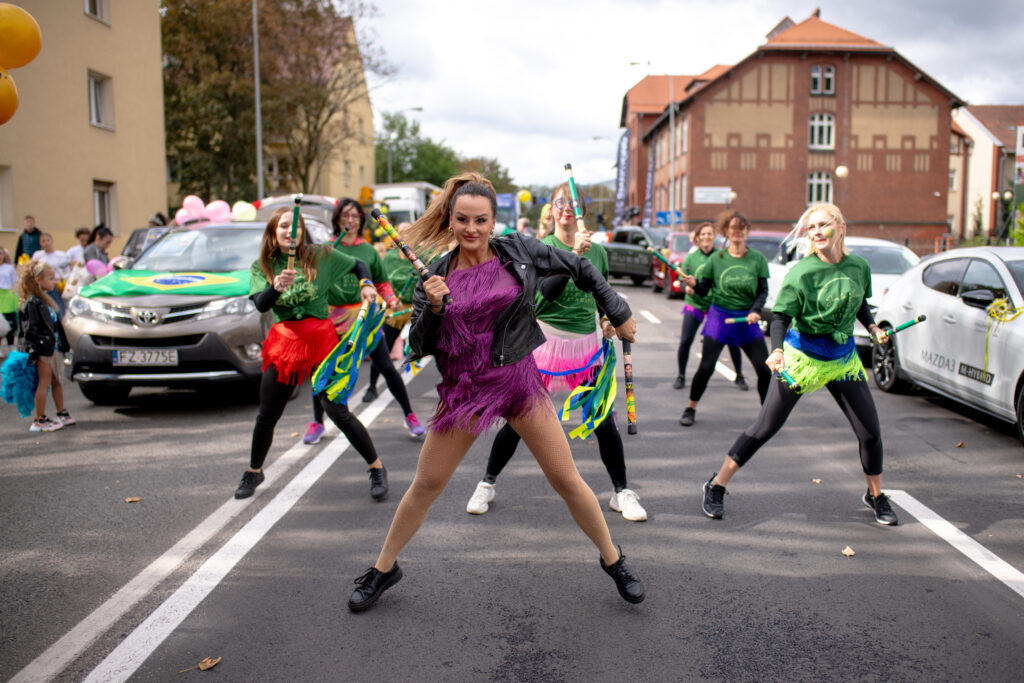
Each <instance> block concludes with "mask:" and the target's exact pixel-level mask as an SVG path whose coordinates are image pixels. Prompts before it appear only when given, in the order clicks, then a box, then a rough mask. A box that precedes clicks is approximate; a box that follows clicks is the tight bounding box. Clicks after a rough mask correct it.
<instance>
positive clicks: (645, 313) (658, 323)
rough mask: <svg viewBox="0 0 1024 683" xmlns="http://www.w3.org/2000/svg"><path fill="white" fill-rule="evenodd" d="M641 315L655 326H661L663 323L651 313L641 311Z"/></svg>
mask: <svg viewBox="0 0 1024 683" xmlns="http://www.w3.org/2000/svg"><path fill="white" fill-rule="evenodd" d="M640 315H642V316H643V317H645V318H647V319H648V320H650V321H651V322H652V323H654V324H655V325H660V324H661V321H660V320H658V318H657V317H656V316H655V315H654V314H653V313H651V312H650V311H648V310H643V311H640Z"/></svg>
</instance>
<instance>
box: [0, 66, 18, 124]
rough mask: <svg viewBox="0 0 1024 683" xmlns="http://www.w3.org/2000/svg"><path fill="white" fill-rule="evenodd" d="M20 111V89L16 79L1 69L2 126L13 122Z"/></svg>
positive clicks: (0, 116)
mask: <svg viewBox="0 0 1024 683" xmlns="http://www.w3.org/2000/svg"><path fill="white" fill-rule="evenodd" d="M16 111H18V87H17V86H16V85H14V78H13V77H12V76H11V75H10V74H9V73H7V72H6V71H4V70H3V69H2V68H0V125H3V124H5V123H7V122H8V121H10V120H11V117H12V116H14V112H16Z"/></svg>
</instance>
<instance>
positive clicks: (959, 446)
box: [956, 441, 964, 448]
mask: <svg viewBox="0 0 1024 683" xmlns="http://www.w3.org/2000/svg"><path fill="white" fill-rule="evenodd" d="M956 447H957V448H963V447H964V442H963V441H961V442H960V443H958V444H957V445H956Z"/></svg>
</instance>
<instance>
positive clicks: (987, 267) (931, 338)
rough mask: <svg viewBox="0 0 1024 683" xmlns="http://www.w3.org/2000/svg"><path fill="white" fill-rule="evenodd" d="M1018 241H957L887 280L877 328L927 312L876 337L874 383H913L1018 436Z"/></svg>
mask: <svg viewBox="0 0 1024 683" xmlns="http://www.w3.org/2000/svg"><path fill="white" fill-rule="evenodd" d="M1022 311H1024V247H975V248H969V249H955V250H952V251H947V252H944V253H942V254H939V255H937V256H935V257H934V258H931V259H929V260H928V261H926V262H924V263H920V264H918V265H917V266H915V267H914V268H911V269H910V270H909V271H907V272H906V273H904V274H903V276H902V277H900V278H899V279H898V280H897V281H896V282H894V283H893V284H892V286H891V287H890V288H889V291H888V292H887V293H886V294H885V297H883V299H882V302H881V305H880V306H879V309H878V312H877V314H876V320H877V321H878V324H879V325H880V326H882V327H883V328H894V327H896V326H897V325H899V324H901V323H903V322H906V321H908V320H911V319H913V318H915V317H916V316H918V315H921V314H924V315H926V316H927V320H926V321H925V322H924V323H921V324H918V325H914V326H913V327H910V328H907V329H906V330H903V331H902V332H900V333H899V334H896V335H894V336H893V337H891V338H890V340H889V341H888V342H886V343H885V344H882V345H876V346H875V347H874V350H873V352H872V360H873V362H874V370H873V374H874V378H875V383H876V384H877V385H878V387H879V388H880V389H882V390H883V391H898V390H900V389H902V388H905V387H906V386H907V385H908V383H913V384H917V385H920V386H922V387H925V388H927V389H930V390H931V391H934V392H935V393H937V394H941V395H943V396H947V397H949V398H952V399H953V400H955V401H959V402H960V403H964V404H966V405H969V406H971V407H973V408H976V409H978V410H981V411H983V412H986V413H989V414H990V415H994V416H996V417H998V418H1000V419H1003V420H1007V421H1009V422H1015V423H1016V425H1017V433H1018V436H1020V437H1021V439H1022V440H1024V352H1022V349H1024V315H1021V313H1022Z"/></svg>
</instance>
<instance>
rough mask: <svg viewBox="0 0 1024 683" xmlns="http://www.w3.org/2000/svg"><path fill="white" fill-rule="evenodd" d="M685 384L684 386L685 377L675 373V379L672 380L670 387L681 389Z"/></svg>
mask: <svg viewBox="0 0 1024 683" xmlns="http://www.w3.org/2000/svg"><path fill="white" fill-rule="evenodd" d="M685 386H686V378H685V377H683V376H682V375H677V376H676V381H675V382H672V388H673V389H682V388H683V387H685Z"/></svg>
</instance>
